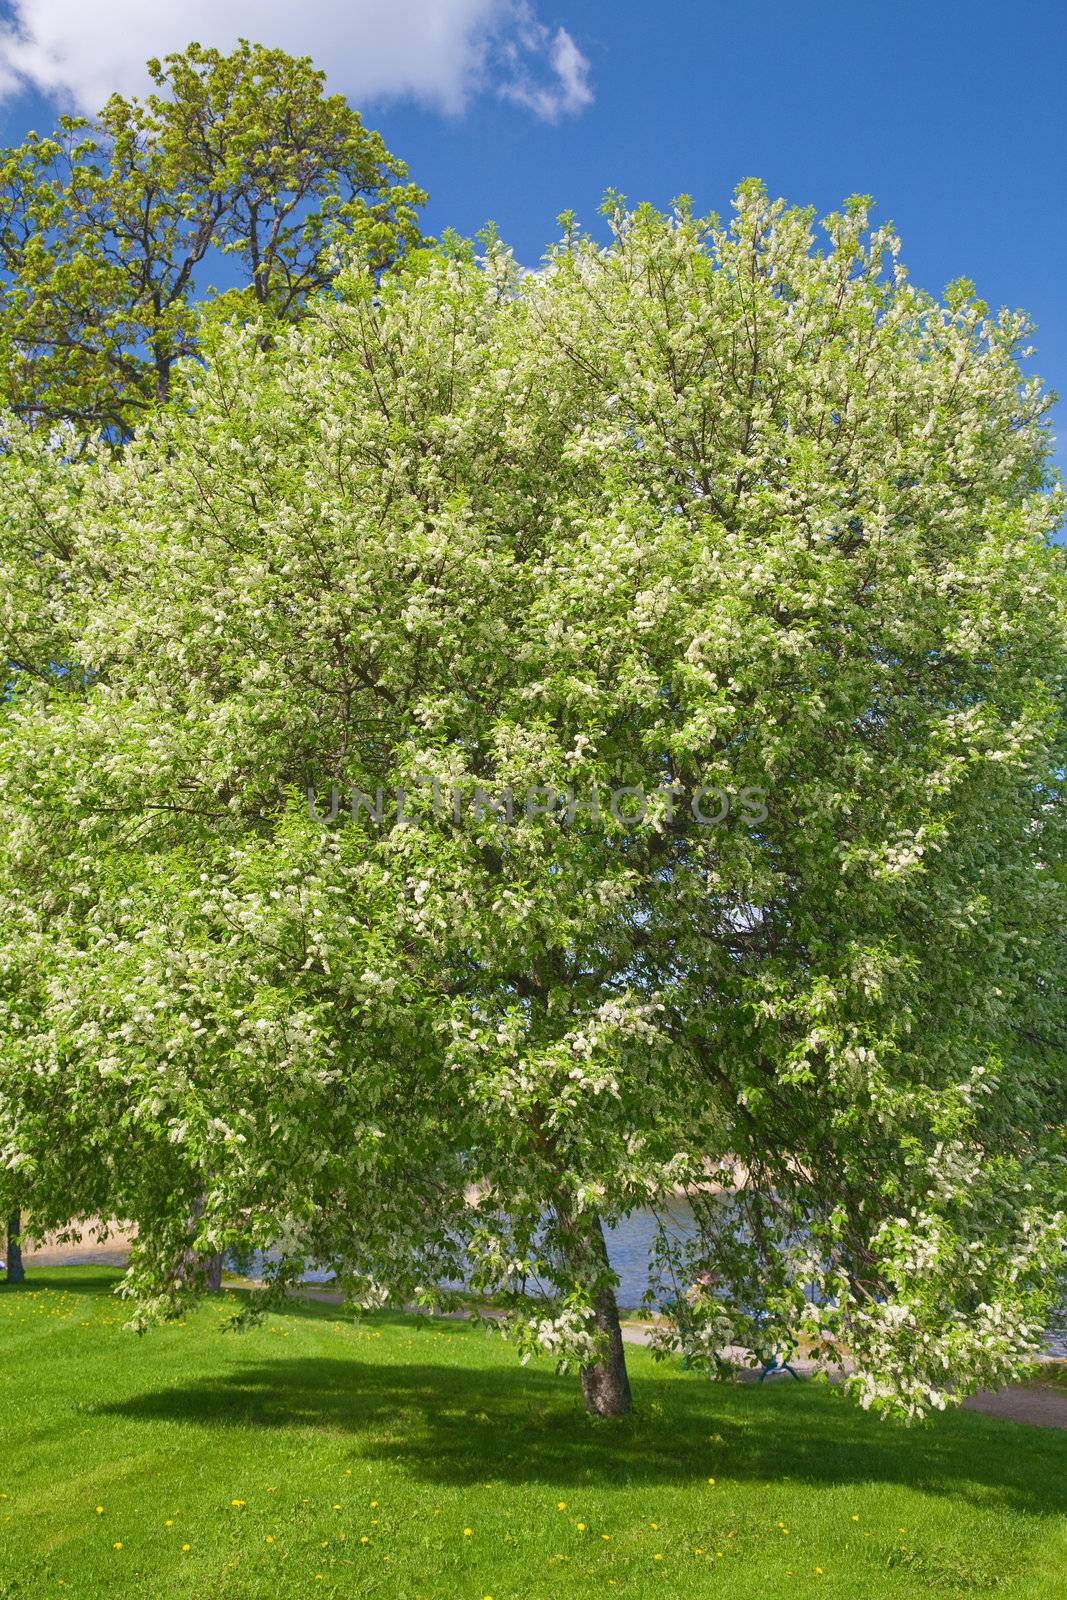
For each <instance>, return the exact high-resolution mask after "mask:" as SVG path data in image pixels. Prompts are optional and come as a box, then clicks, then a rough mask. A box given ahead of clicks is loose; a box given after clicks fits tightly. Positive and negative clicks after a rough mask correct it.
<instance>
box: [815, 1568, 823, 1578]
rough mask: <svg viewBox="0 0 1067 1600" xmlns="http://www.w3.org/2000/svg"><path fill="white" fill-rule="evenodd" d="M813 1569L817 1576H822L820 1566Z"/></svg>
mask: <svg viewBox="0 0 1067 1600" xmlns="http://www.w3.org/2000/svg"><path fill="white" fill-rule="evenodd" d="M815 1570H816V1572H817V1573H818V1574H819V1576H820V1577H821V1576H822V1568H821V1567H816V1568H815Z"/></svg>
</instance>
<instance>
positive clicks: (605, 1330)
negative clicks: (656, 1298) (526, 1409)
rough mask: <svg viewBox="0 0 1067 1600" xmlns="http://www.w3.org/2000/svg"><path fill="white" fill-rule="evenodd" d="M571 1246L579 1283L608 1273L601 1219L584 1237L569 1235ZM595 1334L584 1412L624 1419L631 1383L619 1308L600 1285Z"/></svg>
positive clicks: (586, 1374)
mask: <svg viewBox="0 0 1067 1600" xmlns="http://www.w3.org/2000/svg"><path fill="white" fill-rule="evenodd" d="M572 1237H573V1240H574V1243H573V1245H572V1247H571V1248H570V1250H569V1251H568V1257H569V1260H570V1263H571V1266H572V1267H573V1268H574V1270H575V1275H576V1276H577V1277H578V1278H579V1281H580V1280H581V1278H582V1277H583V1276H585V1277H586V1278H588V1277H589V1276H590V1275H592V1276H593V1277H596V1278H600V1277H602V1276H603V1274H604V1273H606V1272H608V1271H609V1270H610V1267H609V1262H608V1247H607V1245H606V1244H605V1243H604V1230H603V1228H602V1227H601V1225H600V1218H599V1217H594V1218H593V1219H592V1221H591V1222H590V1223H588V1224H587V1225H586V1232H585V1234H584V1236H581V1237H579V1236H578V1235H577V1234H576V1233H575V1234H572ZM593 1306H594V1316H595V1321H596V1326H597V1332H598V1333H599V1334H600V1338H601V1353H600V1356H599V1358H598V1360H596V1361H594V1362H592V1363H591V1364H590V1365H589V1366H588V1367H583V1368H582V1395H583V1397H584V1399H585V1409H586V1410H587V1411H590V1412H592V1414H593V1416H595V1417H625V1416H628V1415H629V1413H630V1412H631V1411H632V1410H633V1396H632V1395H631V1393H630V1379H629V1377H628V1375H627V1372H626V1350H625V1347H624V1346H623V1342H622V1328H621V1326H620V1325H619V1307H618V1305H617V1303H616V1300H615V1291H614V1289H613V1288H611V1286H610V1285H609V1284H603V1285H602V1286H601V1288H599V1289H598V1290H597V1292H596V1295H595V1297H594V1300H593Z"/></svg>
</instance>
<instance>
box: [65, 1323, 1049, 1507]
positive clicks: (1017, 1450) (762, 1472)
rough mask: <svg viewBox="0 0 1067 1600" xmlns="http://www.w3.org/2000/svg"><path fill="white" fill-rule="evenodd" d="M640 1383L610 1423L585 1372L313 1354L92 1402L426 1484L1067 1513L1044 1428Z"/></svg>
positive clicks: (795, 1395)
mask: <svg viewBox="0 0 1067 1600" xmlns="http://www.w3.org/2000/svg"><path fill="white" fill-rule="evenodd" d="M635 1389H636V1399H637V1405H638V1408H639V1409H638V1412H637V1414H636V1415H635V1416H634V1417H632V1418H630V1419H628V1420H626V1421H625V1422H622V1423H613V1424H604V1423H597V1422H595V1421H594V1420H593V1419H591V1418H587V1417H586V1416H585V1415H584V1413H583V1412H581V1410H580V1409H579V1405H578V1400H577V1396H576V1392H575V1391H576V1380H575V1379H566V1378H557V1377H555V1376H554V1375H553V1374H552V1373H549V1372H545V1371H543V1370H540V1371H539V1370H531V1369H530V1368H528V1367H527V1368H519V1367H518V1366H515V1367H513V1368H506V1367H503V1368H494V1367H484V1366H477V1367H475V1366H472V1367H469V1368H463V1367H457V1366H453V1365H433V1364H431V1363H429V1362H427V1363H426V1364H425V1365H416V1364H395V1363H392V1362H389V1363H387V1364H386V1363H383V1364H382V1365H375V1364H372V1363H370V1362H367V1361H365V1360H363V1359H360V1358H359V1357H358V1356H355V1355H353V1356H351V1357H346V1358H336V1357H329V1356H313V1357H307V1358H304V1359H296V1360H288V1359H279V1360H277V1361H271V1362H269V1363H263V1364H252V1363H248V1364H246V1365H240V1364H238V1366H237V1367H236V1369H235V1370H234V1371H233V1372H232V1373H230V1374H229V1375H228V1376H219V1377H216V1378H211V1379H209V1380H208V1381H206V1382H201V1383H198V1384H197V1383H194V1384H192V1385H191V1386H182V1387H174V1388H167V1389H159V1390H154V1391H152V1392H149V1393H146V1394H141V1395H138V1396H135V1397H133V1398H131V1399H129V1400H127V1401H124V1402H122V1403H119V1404H113V1405H105V1406H99V1407H97V1408H95V1409H96V1410H97V1412H98V1414H99V1413H102V1414H110V1415H114V1416H121V1417H134V1418H139V1419H142V1420H144V1421H146V1422H174V1421H180V1422H182V1423H185V1424H188V1423H190V1422H193V1423H202V1424H203V1425H204V1427H205V1428H218V1427H227V1426H235V1427H246V1428H298V1429H299V1428H317V1429H323V1430H325V1431H328V1432H331V1433H343V1434H351V1435H353V1436H354V1442H355V1441H358V1449H359V1453H360V1454H361V1455H363V1456H365V1457H371V1458H374V1457H379V1458H382V1459H388V1460H390V1461H392V1462H396V1463H401V1464H403V1466H404V1467H405V1468H406V1469H407V1471H408V1472H409V1473H410V1474H411V1476H412V1477H413V1478H415V1479H422V1480H423V1481H425V1482H427V1483H437V1484H443V1483H448V1484H467V1483H477V1482H480V1481H483V1480H485V1479H487V1478H489V1479H492V1480H493V1481H495V1482H513V1483H542V1482H545V1483H552V1484H557V1485H562V1484H564V1483H567V1482H574V1481H581V1482H583V1483H586V1484H590V1483H596V1482H604V1483H611V1484H613V1485H619V1484H624V1483H628V1484H631V1485H634V1486H641V1485H653V1484H672V1483H677V1484H685V1483H690V1484H691V1483H693V1482H694V1481H699V1480H700V1479H701V1478H702V1477H705V1476H706V1475H707V1474H708V1472H709V1470H712V1469H713V1470H714V1471H715V1472H716V1473H717V1474H718V1475H719V1476H720V1477H723V1478H725V1477H727V1476H728V1477H730V1478H731V1479H733V1480H734V1481H738V1480H746V1481H749V1482H769V1481H772V1480H773V1481H776V1482H781V1481H782V1480H783V1479H789V1480H793V1481H801V1482H806V1483H813V1484H826V1485H830V1484H846V1483H869V1482H884V1483H901V1484H907V1485H909V1486H911V1487H913V1488H918V1489H921V1490H924V1491H927V1492H936V1493H944V1492H954V1493H956V1494H958V1495H962V1496H964V1497H966V1498H969V1499H980V1500H981V1501H982V1502H983V1503H986V1504H988V1502H989V1500H990V1498H991V1497H992V1498H993V1499H997V1500H1000V1501H1001V1502H1002V1503H1008V1504H1011V1505H1012V1506H1013V1507H1014V1508H1015V1509H1018V1510H1021V1511H1026V1512H1028V1513H1030V1514H1033V1515H1049V1516H1051V1515H1061V1514H1062V1513H1063V1512H1064V1511H1065V1510H1067V1493H1065V1491H1064V1488H1063V1476H1064V1467H1065V1466H1067V1444H1065V1442H1064V1441H1061V1440H1060V1439H1059V1438H1058V1437H1057V1438H1050V1437H1049V1434H1048V1432H1046V1431H1045V1430H1036V1429H1035V1430H1033V1435H1034V1436H1033V1437H1031V1436H1030V1434H1029V1433H1024V1432H1023V1430H1021V1429H1010V1430H1006V1429H1003V1428H998V1426H997V1425H996V1424H990V1423H988V1422H986V1421H985V1420H984V1419H980V1418H976V1417H972V1416H970V1415H967V1416H962V1417H950V1418H939V1419H938V1420H937V1422H936V1423H935V1424H934V1425H932V1426H930V1427H927V1428H922V1429H918V1430H916V1429H911V1430H908V1431H906V1432H905V1431H904V1430H902V1429H900V1428H896V1427H892V1426H888V1425H886V1424H884V1423H879V1422H878V1421H877V1420H875V1419H873V1418H871V1417H868V1416H865V1415H863V1414H862V1413H859V1412H857V1411H855V1410H853V1409H851V1407H850V1406H849V1405H848V1403H847V1402H845V1401H843V1400H841V1399H840V1398H835V1397H834V1396H831V1395H827V1394H826V1393H825V1392H817V1391H814V1390H813V1389H811V1388H810V1387H805V1388H804V1389H803V1390H801V1389H799V1388H798V1387H797V1386H795V1385H794V1386H793V1387H792V1388H791V1389H789V1390H786V1389H784V1388H782V1387H778V1386H770V1387H768V1388H763V1389H753V1388H752V1387H751V1386H744V1387H740V1386H739V1387H732V1386H731V1387H720V1386H715V1387H712V1386H711V1385H709V1384H705V1383H701V1382H700V1381H699V1380H697V1379H694V1380H693V1381H692V1382H685V1381H681V1380H679V1381H673V1382H666V1383H663V1384H657V1383H656V1382H655V1381H653V1382H649V1381H648V1380H645V1381H644V1382H642V1381H641V1380H640V1379H638V1382H637V1384H636V1385H635ZM1050 1431H1051V1430H1050Z"/></svg>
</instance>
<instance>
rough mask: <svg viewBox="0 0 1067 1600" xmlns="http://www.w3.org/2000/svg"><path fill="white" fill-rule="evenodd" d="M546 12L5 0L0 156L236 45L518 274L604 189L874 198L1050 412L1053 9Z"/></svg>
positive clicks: (310, 2)
mask: <svg viewBox="0 0 1067 1600" xmlns="http://www.w3.org/2000/svg"><path fill="white" fill-rule="evenodd" d="M553 3H555V0H553ZM558 3H559V7H560V9H558V10H549V9H548V7H547V5H546V4H545V3H544V0H542V3H541V5H540V9H539V10H538V11H536V12H535V11H534V10H533V9H532V7H531V5H530V4H528V3H527V0H394V4H393V5H392V6H391V7H389V8H388V9H386V8H384V7H382V6H381V5H380V4H371V3H370V0H304V4H302V5H297V6H293V5H291V4H289V3H287V4H285V5H282V4H280V3H275V0H258V3H256V4H253V3H252V0H232V3H230V0H214V3H212V0H185V3H184V4H181V5H178V4H171V3H170V0H161V3H159V4H157V5H155V6H153V7H150V8H149V7H145V6H143V5H142V4H140V3H139V0H111V3H108V4H103V3H100V4H97V5H96V6H93V5H91V4H88V3H86V0H22V3H19V0H15V3H12V4H8V5H7V6H6V7H4V6H2V5H0V15H2V14H3V13H4V12H5V11H6V13H7V15H8V17H9V18H10V19H11V20H12V24H13V26H15V27H16V28H17V29H19V30H21V31H16V32H13V33H12V34H11V36H10V38H9V40H8V42H7V43H6V44H2V43H0V92H4V91H6V98H5V100H4V102H3V104H2V106H0V137H2V138H3V140H4V142H8V143H9V142H13V141H15V140H17V139H18V138H19V137H20V136H21V135H22V133H23V132H24V131H25V129H26V128H27V127H29V126H31V125H37V126H41V125H42V124H45V123H47V122H49V121H50V120H51V117H52V115H53V114H54V110H55V108H56V106H57V104H59V103H60V102H61V101H62V102H64V103H67V104H69V103H70V102H71V100H73V101H74V102H76V103H81V104H92V103H95V100H96V99H98V98H99V90H100V87H101V86H102V85H104V84H106V83H108V84H109V83H111V82H115V83H116V84H117V86H120V87H123V88H136V87H138V86H139V85H138V83H137V82H136V81H135V78H136V71H135V65H136V63H137V62H139V61H140V60H142V59H143V57H144V56H145V55H147V54H150V53H152V52H153V51H156V50H166V49H168V48H173V47H174V46H175V45H176V44H180V43H184V42H187V35H188V34H189V33H192V34H194V35H195V36H197V37H199V38H200V39H201V40H202V41H203V42H205V43H218V44H223V43H226V42H227V41H228V39H229V40H232V38H234V37H236V35H237V34H238V33H246V34H250V35H251V36H252V37H259V38H261V39H262V40H263V42H265V43H279V44H282V45H283V46H284V47H285V48H288V49H296V50H306V51H307V52H308V53H310V54H312V55H314V56H315V57H316V58H317V59H318V60H319V61H320V62H321V64H322V65H323V66H324V67H326V69H327V70H328V72H329V73H330V76H331V79H332V82H333V83H334V85H335V86H336V87H337V88H339V89H342V90H344V91H345V92H346V93H348V94H349V96H350V98H351V99H352V100H353V103H355V104H356V105H358V106H359V107H360V108H361V109H362V110H363V111H364V113H365V115H366V117H367V120H368V121H370V122H371V123H372V124H373V125H374V126H377V127H378V128H379V129H380V130H381V132H382V133H383V135H384V137H385V140H386V143H387V144H388V145H389V147H390V148H391V149H392V150H394V151H395V152H396V153H397V154H398V155H401V156H403V157H404V158H405V159H406V160H407V161H408V163H409V165H410V168H411V172H412V175H413V176H414V177H415V178H416V179H417V180H418V181H419V182H420V183H422V184H423V186H424V187H426V188H428V189H429V190H430V193H431V204H430V208H429V215H428V219H427V220H428V226H429V227H430V228H431V230H439V229H440V228H442V227H444V226H445V225H446V224H451V225H452V226H453V227H455V228H458V229H459V230H460V231H461V232H472V231H474V230H476V229H477V228H478V227H480V226H481V225H482V224H483V223H484V222H485V221H486V220H487V219H488V218H493V219H494V220H495V221H496V222H497V224H498V225H499V227H500V230H501V232H502V233H503V235H504V236H505V238H506V239H508V241H509V242H510V243H511V244H513V245H514V247H515V250H516V253H517V254H518V255H519V257H520V258H521V259H522V260H524V261H526V262H528V263H533V262H535V261H536V260H537V259H538V257H539V256H540V253H541V250H542V249H543V247H544V245H545V243H546V242H547V241H548V240H549V239H550V238H551V237H553V236H554V233H555V218H556V216H557V214H558V213H559V212H560V211H562V210H564V209H568V208H569V209H573V210H575V211H576V212H577V213H578V215H579V217H580V218H581V219H582V220H586V221H588V222H590V223H592V222H594V221H595V212H596V207H597V203H598V201H599V198H600V196H601V194H602V193H603V191H604V189H605V188H607V187H608V186H612V187H614V188H617V189H621V190H622V191H623V192H624V193H625V194H626V195H627V196H629V197H630V198H631V199H632V200H643V199H649V200H652V201H653V202H655V203H657V204H661V205H664V204H666V203H668V202H669V200H670V199H671V198H672V196H674V195H676V194H678V193H681V192H686V193H689V194H692V196H693V197H694V200H695V202H696V204H697V206H698V208H700V209H701V210H707V209H719V210H722V209H725V207H726V206H727V204H728V200H729V195H730V192H731V190H732V188H733V186H734V185H735V183H736V182H737V181H738V180H739V179H740V178H742V177H745V176H750V175H755V176H759V177H761V178H763V179H764V180H765V182H766V183H767V185H768V187H769V188H770V189H771V190H772V191H773V192H774V193H776V194H783V195H785V196H786V197H787V198H788V199H790V200H792V201H796V202H801V203H808V202H810V203H813V204H814V205H815V206H817V207H818V208H819V210H820V213H822V212H825V211H827V210H829V209H831V208H833V207H834V206H836V205H838V204H839V203H840V201H841V200H842V199H843V198H844V197H845V196H846V195H849V194H852V193H855V192H861V193H869V194H872V195H873V196H874V197H875V200H876V201H877V205H878V210H877V213H876V215H878V216H879V217H881V218H885V217H889V218H891V219H892V220H893V221H894V222H895V223H896V224H897V226H898V228H899V230H900V232H901V234H902V236H903V239H904V255H905V258H906V260H907V261H908V264H909V268H910V271H911V275H912V278H913V279H914V280H915V281H916V282H918V283H921V284H923V285H924V286H925V287H927V288H930V289H933V290H939V289H941V288H942V287H943V286H944V284H945V283H947V282H948V281H949V280H950V279H952V278H954V277H957V276H960V275H966V276H968V277H970V278H972V279H974V281H975V283H976V285H977V287H978V290H979V292H980V293H981V294H982V295H983V297H984V298H985V299H987V300H988V301H990V302H991V303H992V305H994V306H999V305H1002V304H1007V305H1010V306H1022V307H1023V308H1025V309H1026V310H1027V311H1029V312H1030V313H1031V314H1032V315H1033V317H1034V318H1035V320H1036V322H1037V325H1038V329H1037V339H1036V344H1037V357H1036V359H1035V361H1034V363H1033V366H1034V368H1035V370H1036V371H1038V372H1040V373H1041V375H1042V376H1043V377H1044V378H1046V379H1047V381H1048V382H1049V383H1051V385H1052V386H1053V387H1054V388H1057V389H1059V390H1062V391H1064V392H1067V296H1065V293H1064V287H1063V285H1064V281H1065V274H1064V255H1065V245H1067V117H1065V115H1064V82H1065V77H1067V21H1065V14H1064V11H1063V8H1062V6H1061V5H1058V4H1054V3H1052V0H1022V3H1018V4H1015V5H1014V6H1005V5H1003V4H991V3H987V0H978V3H972V4H970V5H968V6H966V7H965V6H962V5H959V4H949V3H947V0H927V3H918V0H895V3H894V4H893V5H892V6H890V5H884V6H873V5H860V4H856V0H852V3H851V4H846V3H842V0H822V3H821V4H820V5H818V6H813V5H806V6H805V5H797V4H795V3H793V4H789V5H786V4H782V3H780V0H764V3H763V4H761V5H759V6H751V7H744V6H738V5H731V6H729V7H727V6H725V5H720V4H716V3H712V4H676V5H665V6H660V7H659V8H653V7H651V6H648V5H644V4H637V3H635V0H616V3H615V4H614V5H612V6H610V7H609V6H605V5H603V4H596V3H593V0H558ZM1065 416H1067V407H1065V406H1062V405H1061V406H1060V407H1059V421H1060V431H1061V433H1063V434H1064V435H1067V423H1065V422H1064V417H1065ZM1059 459H1060V463H1061V466H1062V467H1065V468H1067V439H1065V443H1064V444H1062V445H1061V448H1060V452H1059Z"/></svg>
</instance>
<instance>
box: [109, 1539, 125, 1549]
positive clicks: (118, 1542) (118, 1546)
mask: <svg viewBox="0 0 1067 1600" xmlns="http://www.w3.org/2000/svg"><path fill="white" fill-rule="evenodd" d="M111 1548H112V1550H121V1549H122V1540H121V1539H116V1540H115V1543H114V1544H113V1545H112V1546H111Z"/></svg>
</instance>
